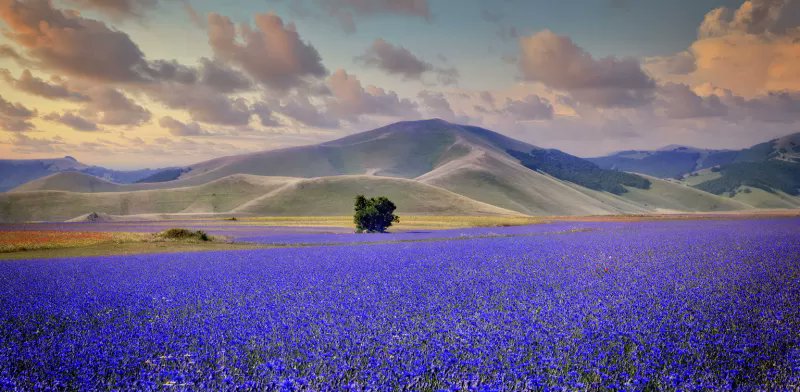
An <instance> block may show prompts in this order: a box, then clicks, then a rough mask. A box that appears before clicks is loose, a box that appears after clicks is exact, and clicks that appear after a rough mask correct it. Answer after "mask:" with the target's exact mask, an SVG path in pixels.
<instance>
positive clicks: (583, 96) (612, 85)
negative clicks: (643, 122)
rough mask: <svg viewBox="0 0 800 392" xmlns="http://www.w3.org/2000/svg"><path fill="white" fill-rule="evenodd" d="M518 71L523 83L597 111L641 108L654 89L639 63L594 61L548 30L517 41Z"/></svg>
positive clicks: (611, 60) (610, 58) (629, 61)
mask: <svg viewBox="0 0 800 392" xmlns="http://www.w3.org/2000/svg"><path fill="white" fill-rule="evenodd" d="M519 68H520V70H521V71H522V74H523V76H524V78H525V79H526V80H529V81H536V82H541V83H542V84H544V85H545V86H547V87H550V88H553V89H557V90H563V91H566V92H568V93H569V94H570V95H572V97H573V98H575V99H576V100H578V101H580V102H584V103H587V104H591V105H595V106H598V107H615V106H621V107H632V106H640V105H643V104H645V103H647V102H649V101H650V100H651V99H652V94H653V91H654V89H655V82H654V81H653V79H651V78H650V77H649V76H648V75H647V74H646V73H645V72H644V71H642V68H641V67H640V64H639V62H638V60H636V59H633V58H616V57H604V58H600V59H595V58H593V57H592V55H591V54H589V53H588V52H586V51H585V50H583V49H582V48H580V47H578V46H577V45H576V44H575V43H574V42H572V40H571V39H570V38H569V37H565V36H560V35H557V34H554V33H553V32H551V31H549V30H544V31H541V32H539V33H536V34H534V35H531V36H529V37H523V38H521V39H520V59H519Z"/></svg>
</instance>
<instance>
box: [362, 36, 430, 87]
mask: <svg viewBox="0 0 800 392" xmlns="http://www.w3.org/2000/svg"><path fill="white" fill-rule="evenodd" d="M358 60H359V61H361V62H363V63H364V64H367V65H371V66H375V67H377V68H379V69H381V70H383V71H385V72H386V73H389V74H395V75H402V76H403V77H404V78H407V79H419V78H421V77H422V74H423V73H424V72H427V71H430V70H432V69H433V66H432V65H431V64H430V63H427V62H425V61H422V60H420V59H419V58H418V57H417V56H415V55H414V54H413V53H411V52H410V51H409V50H408V49H406V48H404V47H402V46H395V45H392V44H391V43H389V42H386V41H385V40H383V39H380V38H379V39H376V40H375V42H373V43H372V45H370V47H369V48H367V51H366V52H364V54H363V55H361V56H359V57H358Z"/></svg>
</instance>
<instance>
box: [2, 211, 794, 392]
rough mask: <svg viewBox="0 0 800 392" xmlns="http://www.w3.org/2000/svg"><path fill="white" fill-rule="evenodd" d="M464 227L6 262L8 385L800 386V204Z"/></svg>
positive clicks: (5, 378) (246, 387) (298, 236)
mask: <svg viewBox="0 0 800 392" xmlns="http://www.w3.org/2000/svg"><path fill="white" fill-rule="evenodd" d="M452 233H453V234H452V236H451V238H452V240H436V241H422V240H424V239H425V238H426V237H425V236H426V235H427V234H425V233H416V234H415V233H406V235H412V236H413V235H417V237H420V238H417V237H413V238H412V239H419V240H421V241H419V242H402V243H393V244H371V245H363V244H358V245H340V246H313V247H298V248H276V249H262V250H250V251H224V252H205V253H187V254H170V255H164V254H161V255H139V256H115V257H87V258H73V259H59V260H48V261H41V260H28V261H8V262H2V263H0V389H12V390H13V389H19V390H36V389H79V390H86V389H92V390H94V389H121V390H128V389H142V390H160V389H166V388H172V389H176V390H203V389H215V390H226V389H230V390H232V389H242V390H250V389H252V390H265V389H267V390H270V389H275V390H400V389H404V388H405V389H406V390H637V391H638V390H676V391H677V390H681V391H682V390H708V389H715V390H793V389H796V388H800V307H799V306H798V304H800V241H799V239H800V219H760V220H736V221H711V220H709V221H670V222H635V223H601V222H595V223H591V224H587V223H583V224H576V223H569V224H553V225H535V226H526V227H513V228H491V229H490V228H483V229H467V230H464V231H454V232H452ZM246 234H247V233H243V237H246V236H247V235H246ZM277 235H279V234H275V235H273V236H269V235H267V236H263V237H258V236H256V235H251V236H250V237H251V238H252V240H259V238H261V240H262V241H264V242H269V241H275V238H276V237H275V236H277ZM302 235H304V234H295V236H294V237H291V236H290V237H278V238H280V239H281V240H282V241H286V238H288V239H289V240H291V241H296V242H302V243H310V242H318V243H329V242H330V243H332V242H347V241H342V240H341V239H342V238H344V237H341V236H343V235H344V234H330V235H331V236H334V235H336V236H340V237H338V238H339V239H338V240H337V241H333V240H330V239H328V240H325V239H324V238H323V236H324V235H325V234H323V233H316V234H310V235H312V236H313V237H310V238H306V239H305V240H304V239H303V238H302ZM398 235H400V234H398ZM351 236H353V237H356V236H355V235H351ZM439 236H441V234H439ZM347 238H351V237H347ZM427 238H428V239H431V238H432V237H430V235H428V237H427Z"/></svg>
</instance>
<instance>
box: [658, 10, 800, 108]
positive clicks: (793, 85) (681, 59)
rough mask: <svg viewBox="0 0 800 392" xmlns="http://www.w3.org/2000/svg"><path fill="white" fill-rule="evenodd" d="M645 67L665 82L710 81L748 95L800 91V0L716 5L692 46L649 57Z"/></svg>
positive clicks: (691, 83)
mask: <svg viewBox="0 0 800 392" xmlns="http://www.w3.org/2000/svg"><path fill="white" fill-rule="evenodd" d="M645 66H646V67H647V70H648V72H650V73H651V74H652V75H654V77H656V78H658V79H659V80H662V81H672V82H679V83H686V84H689V85H691V86H699V85H701V84H703V83H710V84H713V85H714V86H717V87H720V88H723V89H728V90H731V91H732V92H733V93H735V94H737V95H742V96H747V97H755V96H760V95H764V94H768V93H770V92H773V91H782V90H792V91H796V90H800V1H795V0H792V1H788V0H752V1H745V2H743V3H742V4H741V6H739V7H738V8H736V9H729V8H726V7H720V8H716V9H714V10H712V11H710V12H708V13H707V14H706V15H705V18H704V20H703V22H702V24H701V25H700V27H699V28H698V38H697V40H695V41H694V42H693V43H692V44H691V45H690V46H689V48H688V49H687V50H686V51H682V52H679V53H677V54H675V55H672V56H663V57H658V58H652V59H648V60H647V61H646V63H645Z"/></svg>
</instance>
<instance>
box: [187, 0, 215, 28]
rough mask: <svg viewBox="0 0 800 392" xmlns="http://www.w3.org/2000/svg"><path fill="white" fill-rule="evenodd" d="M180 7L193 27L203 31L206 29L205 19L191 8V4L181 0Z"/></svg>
mask: <svg viewBox="0 0 800 392" xmlns="http://www.w3.org/2000/svg"><path fill="white" fill-rule="evenodd" d="M181 7H182V8H183V12H185V13H186V15H187V16H188V17H189V20H190V21H192V23H193V24H194V25H195V26H197V27H198V28H200V29H201V30H205V29H206V28H207V27H208V23H207V21H206V19H205V18H203V16H202V15H200V13H199V12H197V10H195V9H194V7H192V3H190V2H189V0H181Z"/></svg>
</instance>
